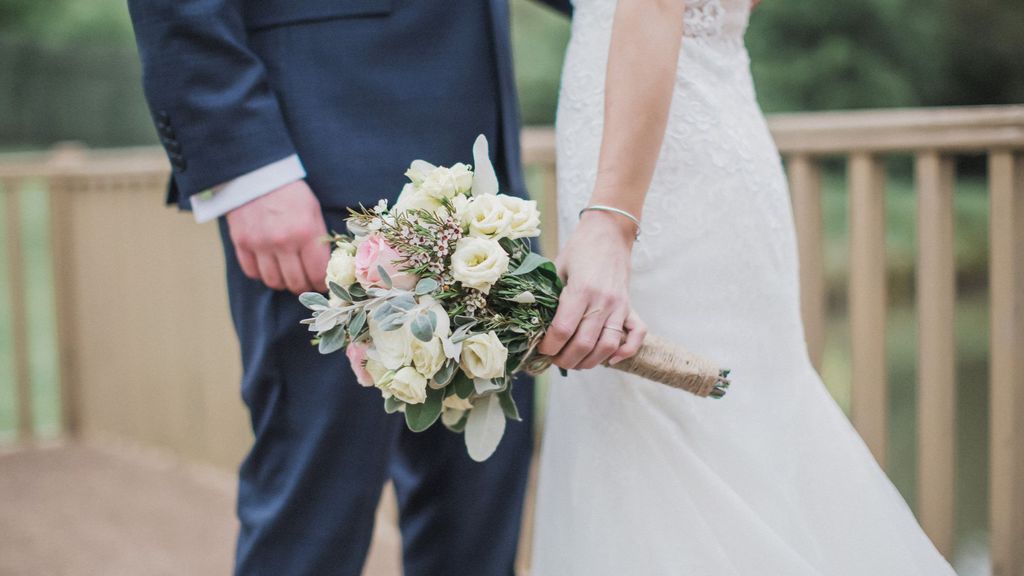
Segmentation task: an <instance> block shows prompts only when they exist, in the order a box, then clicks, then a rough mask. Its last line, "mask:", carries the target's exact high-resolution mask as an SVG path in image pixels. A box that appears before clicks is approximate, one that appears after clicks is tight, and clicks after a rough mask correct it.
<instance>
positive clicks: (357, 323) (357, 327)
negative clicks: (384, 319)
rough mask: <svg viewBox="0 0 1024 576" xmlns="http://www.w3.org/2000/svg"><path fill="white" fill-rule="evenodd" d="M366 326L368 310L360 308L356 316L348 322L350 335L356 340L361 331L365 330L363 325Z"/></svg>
mask: <svg viewBox="0 0 1024 576" xmlns="http://www.w3.org/2000/svg"><path fill="white" fill-rule="evenodd" d="M364 326H366V310H365V309H364V310H360V311H359V312H356V314H355V316H353V317H352V320H350V321H349V323H348V335H349V336H350V337H351V338H352V339H353V340H355V339H356V337H358V336H359V333H360V332H362V331H363V327H364Z"/></svg>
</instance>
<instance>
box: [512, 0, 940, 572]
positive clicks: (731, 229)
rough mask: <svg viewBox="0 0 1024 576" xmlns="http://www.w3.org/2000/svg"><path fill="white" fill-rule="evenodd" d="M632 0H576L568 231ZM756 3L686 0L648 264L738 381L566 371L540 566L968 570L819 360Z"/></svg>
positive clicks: (642, 282)
mask: <svg viewBox="0 0 1024 576" xmlns="http://www.w3.org/2000/svg"><path fill="white" fill-rule="evenodd" d="M681 1H682V0H681ZM614 9H615V0H576V3H575V13H574V16H573V24H572V26H573V28H572V40H571V42H570V44H569V48H568V53H567V55H566V61H565V69H564V77H563V80H562V92H561V99H560V102H559V107H558V121H557V132H558V135H557V142H558V193H559V196H558V199H559V206H560V214H559V224H560V232H561V239H562V241H563V242H564V241H565V240H566V238H567V236H568V234H569V233H570V232H571V231H572V229H573V227H574V226H575V224H576V222H577V214H578V212H579V210H580V209H581V208H583V207H584V205H585V204H586V202H587V199H588V197H589V195H590V193H591V190H592V187H593V184H594V176H595V172H596V168H597V160H598V149H599V146H600V142H601V131H602V119H603V98H604V83H605V66H606V63H607V56H608V49H609V44H610V32H611V26H612V19H613V12H614ZM808 9H809V10H813V9H814V8H813V6H811V5H808ZM749 11H750V5H749V0H687V9H686V14H685V37H684V38H683V45H682V49H681V54H680V57H679V64H678V75H677V80H676V83H675V91H674V96H673V101H672V107H671V113H670V117H669V121H668V127H667V132H666V135H665V141H664V145H663V147H662V150H661V154H660V157H659V160H658V165H657V169H656V171H655V175H654V181H653V184H652V186H651V188H650V191H649V192H648V195H647V199H646V205H645V208H644V212H643V221H644V224H643V235H642V236H641V237H640V240H639V242H637V244H636V246H635V248H634V270H633V275H632V303H633V305H634V307H635V308H636V309H637V311H638V312H639V313H640V315H641V317H642V318H644V319H645V321H646V322H647V323H648V325H649V327H650V332H651V333H652V334H658V335H660V336H663V337H666V338H668V339H670V340H673V341H675V342H678V343H680V344H682V345H684V346H686V347H688V348H689V349H690V350H692V351H694V352H696V353H699V354H701V355H704V356H707V357H708V358H710V359H713V360H715V361H717V362H719V363H720V364H721V365H723V366H728V367H730V368H731V369H732V371H733V372H732V387H731V388H730V390H729V393H728V394H727V395H726V396H725V398H724V399H722V400H719V401H715V400H711V399H702V398H697V397H695V396H692V395H689V394H687V393H684V392H680V391H678V390H674V389H670V388H667V387H664V386H662V385H659V384H654V383H650V382H647V381H644V380H641V379H638V378H636V377H633V376H629V375H626V374H622V373H619V372H617V371H614V370H611V369H607V368H600V367H599V368H597V369H594V370H590V371H573V372H572V373H571V374H570V375H569V376H568V377H567V378H564V379H563V378H558V377H555V378H553V380H552V383H551V386H550V398H549V410H548V414H547V419H546V430H545V436H544V442H543V447H542V456H541V471H540V481H539V494H538V505H537V511H536V529H535V538H534V566H533V571H532V574H534V575H535V576H571V575H577V574H578V575H587V576H601V575H616V576H627V575H628V576H632V575H640V576H647V575H652V576H662V575H679V576H726V575H729V576H774V575H780V576H783V575H784V576H803V575H815V576H915V575H920V576H943V575H952V574H953V570H952V568H951V567H950V566H949V564H948V563H947V562H946V560H944V559H943V558H942V556H941V555H940V554H939V553H938V551H937V550H936V549H935V547H934V546H933V545H932V543H931V542H930V541H929V539H928V538H927V536H926V535H925V534H924V532H923V531H922V530H921V528H920V526H919V525H918V523H917V521H916V520H915V518H914V516H913V514H912V512H911V510H910V508H909V507H908V506H907V504H906V503H905V502H904V500H903V498H902V497H901V496H900V494H899V492H898V491H897V490H896V489H895V487H894V486H893V485H892V483H891V482H890V481H889V479H888V478H887V477H886V475H885V473H884V472H883V471H882V470H881V468H880V467H879V466H878V465H877V464H876V462H875V460H874V459H873V457H872V455H871V454H870V452H869V451H868V449H867V447H866V446H865V444H864V443H863V441H862V440H861V438H860V437H859V436H858V435H857V433H856V431H855V430H854V429H853V427H852V426H851V425H850V423H849V421H848V420H847V418H846V416H845V415H844V414H843V412H842V411H841V409H840V408H839V407H838V406H837V405H836V403H835V402H834V401H833V399H832V398H831V396H830V395H829V394H828V392H827V391H826V389H825V388H824V386H823V385H822V382H821V380H820V379H819V377H818V375H817V373H816V372H815V370H814V368H813V367H812V366H811V363H810V361H809V359H808V356H807V352H806V350H807V347H806V344H805V341H804V334H803V328H802V325H801V321H800V309H799V286H798V281H797V259H796V257H797V252H796V238H795V234H794V229H793V222H792V215H791V209H790V203H789V196H788V192H787V185H786V179H785V177H784V173H783V170H782V167H781V165H780V161H779V156H778V152H777V150H776V148H775V146H774V143H773V142H772V138H771V136H770V134H769V132H768V129H767V127H766V125H765V121H764V118H763V116H762V114H761V111H760V109H759V108H758V105H757V102H756V99H755V94H754V87H753V85H752V82H751V76H750V70H749V61H748V56H747V52H746V49H745V47H744V45H743V33H744V31H745V29H746V24H747V18H748V15H749Z"/></svg>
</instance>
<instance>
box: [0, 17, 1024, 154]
mask: <svg viewBox="0 0 1024 576" xmlns="http://www.w3.org/2000/svg"><path fill="white" fill-rule="evenodd" d="M512 14H513V26H514V35H515V57H516V73H517V76H518V79H519V85H520V92H521V101H522V107H523V117H524V119H525V121H526V122H527V123H528V124H549V123H551V122H552V121H553V119H554V108H555V100H556V97H557V92H558V76H559V73H560V71H561V65H562V54H563V51H564V48H565V45H566V42H567V40H568V36H569V24H568V21H567V20H566V19H565V18H563V17H562V16H560V15H558V14H555V13H554V12H552V11H550V10H548V9H547V8H544V7H541V6H540V5H538V4H536V3H534V2H532V1H531V0H512ZM1022 30H1024V2H1020V0H857V1H854V0H841V1H836V2H818V3H807V2H792V1H785V0H765V1H764V2H763V3H762V4H761V6H760V7H758V9H757V10H755V12H754V14H753V17H752V20H751V26H750V31H749V33H748V36H747V42H748V46H749V48H750V52H751V56H752V60H753V69H754V75H755V79H756V82H757V86H758V91H759V94H760V99H761V103H762V106H763V107H764V108H765V110H766V111H768V112H775V111H793V110H827V109H847V108H865V107H892V106H935V105H965V104H1001V103H1014V102H1024V67H1022V66H1021V62H1024V42H1021V31H1022ZM70 139H73V140H81V141H84V142H86V143H88V144H89V145H92V146H120V145H133V144H144V143H152V142H153V141H154V139H155V137H154V135H153V130H152V128H151V127H150V126H149V119H148V114H147V113H146V110H145V106H144V104H143V102H142V98H141V91H140V88H139V70H138V63H137V62H136V58H135V49H134V43H133V39H132V32H131V25H130V22H129V19H128V14H127V9H126V8H125V3H124V1H123V0H88V1H82V0H47V1H42V2H41V1H39V0H0V146H3V147H6V148H12V147H14V148H24V147H40V146H47V145H49V144H52V143H53V142H55V141H59V140H70Z"/></svg>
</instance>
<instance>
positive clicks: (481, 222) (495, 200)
mask: <svg viewBox="0 0 1024 576" xmlns="http://www.w3.org/2000/svg"><path fill="white" fill-rule="evenodd" d="M513 215H514V213H513V212H512V211H511V210H509V209H508V208H507V207H506V206H505V204H504V203H503V202H502V201H501V200H500V199H499V197H498V196H495V195H491V194H487V195H484V196H477V197H475V198H473V199H472V200H470V202H469V204H468V205H467V206H466V208H465V209H464V210H463V211H462V213H461V214H460V220H461V221H462V225H463V226H465V227H466V228H467V229H468V230H469V235H470V236H476V237H477V238H503V237H505V236H508V235H509V232H510V227H511V226H512V216H513Z"/></svg>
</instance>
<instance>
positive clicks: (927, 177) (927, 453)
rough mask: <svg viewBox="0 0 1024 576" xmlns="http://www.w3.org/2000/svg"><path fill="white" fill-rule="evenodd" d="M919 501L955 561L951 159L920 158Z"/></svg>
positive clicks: (930, 528)
mask: <svg viewBox="0 0 1024 576" xmlns="http://www.w3.org/2000/svg"><path fill="white" fill-rule="evenodd" d="M915 172H916V174H915V176H916V178H915V182H916V186H917V199H918V209H917V238H918V242H917V244H918V266H917V317H918V357H917V412H918V430H917V471H918V474H917V486H918V489H917V501H918V516H919V517H920V519H921V524H922V525H923V526H924V529H925V531H926V532H927V533H928V536H929V537H931V539H932V541H933V542H934V543H935V546H936V547H937V548H938V549H939V551H940V552H942V554H943V555H945V556H946V557H947V558H950V557H951V556H952V554H953V539H954V532H953V529H954V526H953V519H954V516H955V509H954V497H955V496H954V492H955V481H956V343H955V339H954V334H955V326H954V309H955V305H956V271H955V261H954V260H955V259H954V252H953V185H954V175H955V169H954V164H953V161H952V158H949V157H947V156H943V155H940V154H939V153H937V152H934V151H929V152H923V153H921V154H918V156H917V158H916V163H915Z"/></svg>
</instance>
